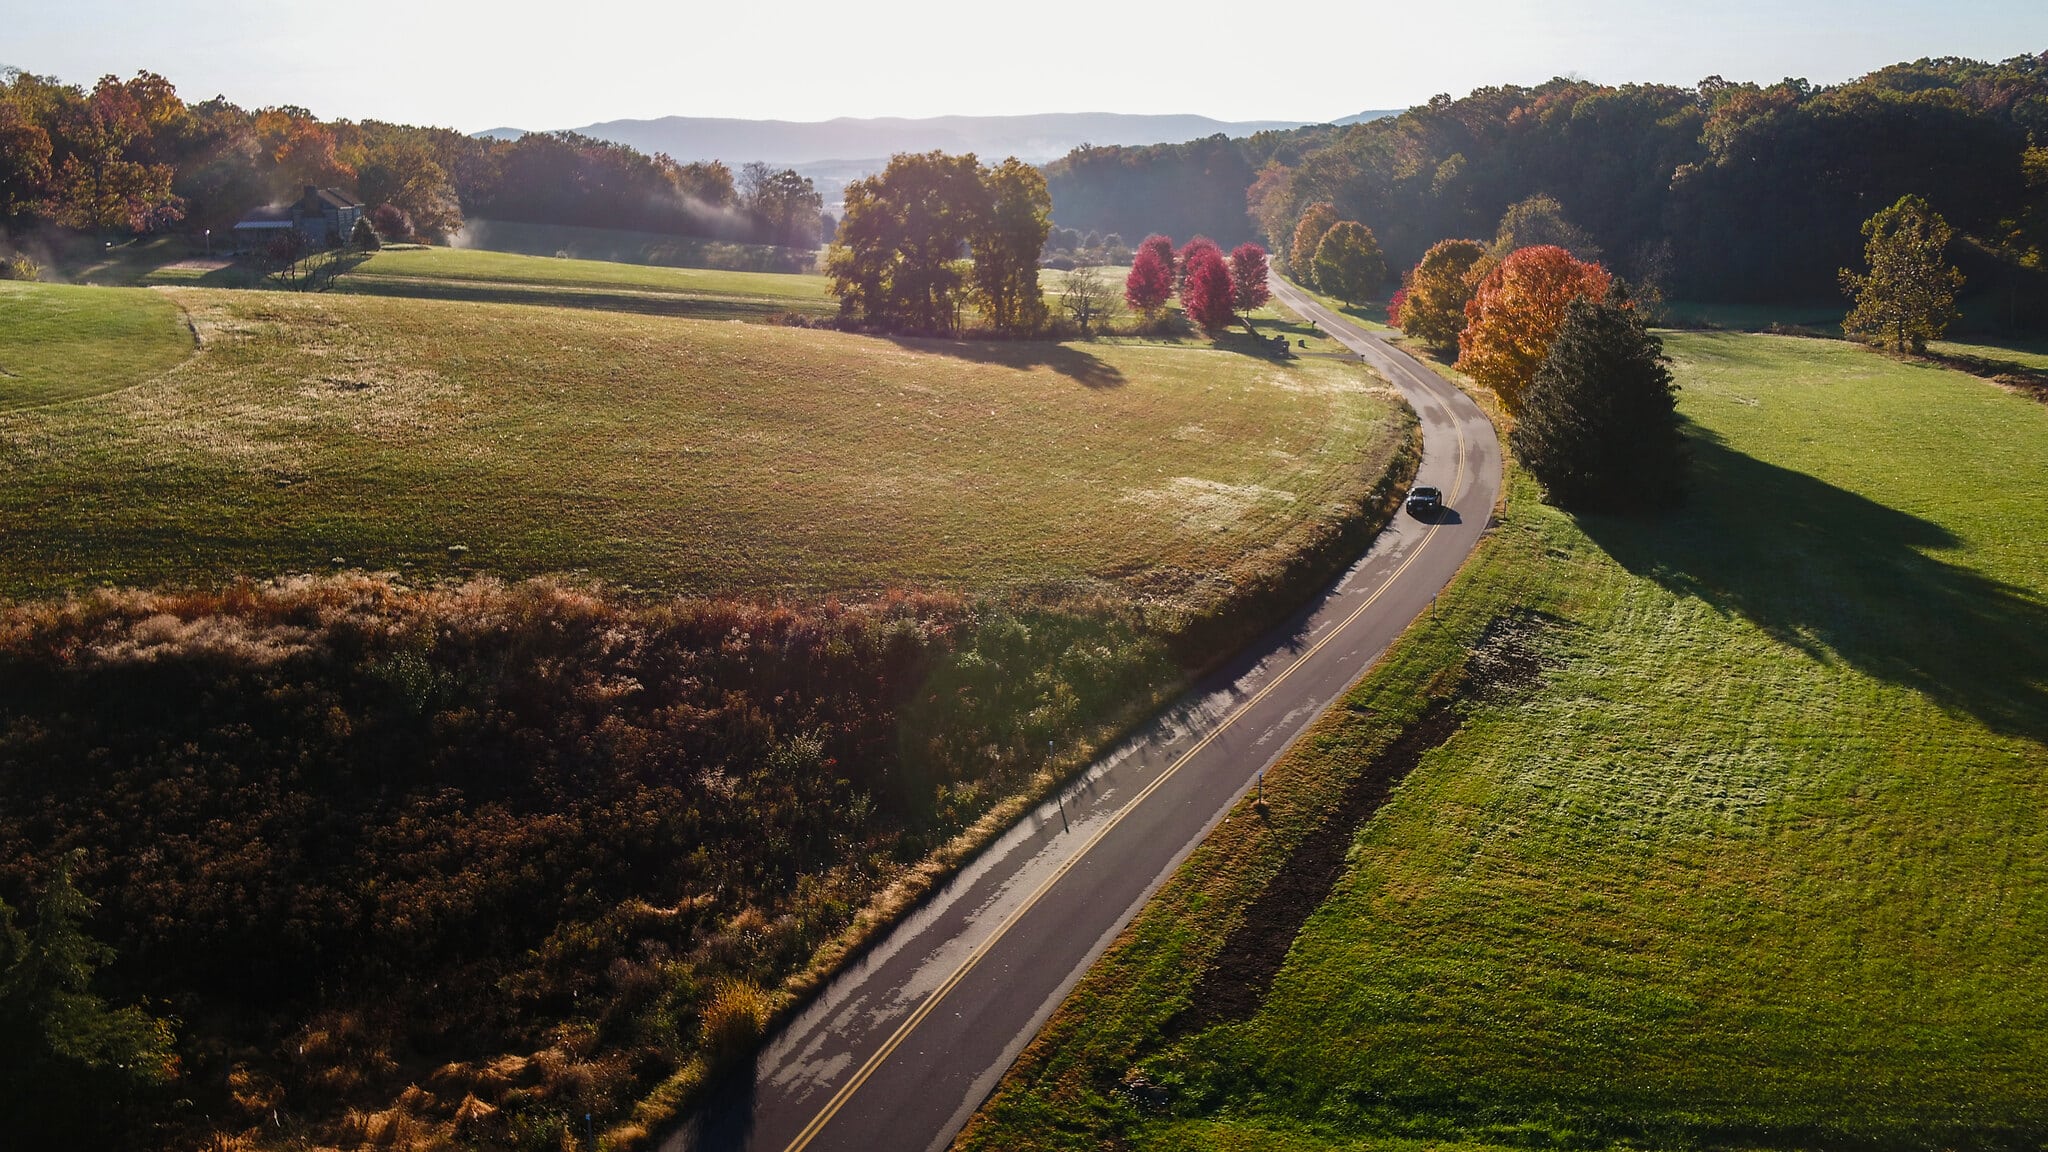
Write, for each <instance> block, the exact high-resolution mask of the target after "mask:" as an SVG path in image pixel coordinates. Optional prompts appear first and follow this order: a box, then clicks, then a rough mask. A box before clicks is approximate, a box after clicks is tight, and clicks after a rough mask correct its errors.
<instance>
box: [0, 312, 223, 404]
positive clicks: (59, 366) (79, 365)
mask: <svg viewBox="0 0 2048 1152" xmlns="http://www.w3.org/2000/svg"><path fill="white" fill-rule="evenodd" d="M190 355H192V331H191V329H189V328H187V327H186V326H185V319H184V316H183V314H182V313H180V312H179V310H178V306H177V304H176V303H174V302H173V301H172V300H171V299H170V298H169V297H167V296H164V295H161V294H159V293H155V292H139V291H134V290H121V289H113V288H87V287H75V286H70V285H55V284H38V285H29V284H0V412H4V411H7V410H9V409H15V408H26V407H32V406H36V405H42V404H50V403H54V402H57V401H61V400H75V399H78V398H80V397H85V396H92V395H95V394H98V393H101V392H111V391H114V390H115V389H119V388H125V387H127V386H129V385H131V384H134V383H136V382H138V381H141V380H146V379H149V378H150V377H152V376H155V375H157V374H158V373H160V372H163V371H165V370H166V369H169V368H170V367H171V366H173V365H175V364H177V363H178V362H179V361H182V360H184V359H185V358H186V357H188V356H190Z"/></svg>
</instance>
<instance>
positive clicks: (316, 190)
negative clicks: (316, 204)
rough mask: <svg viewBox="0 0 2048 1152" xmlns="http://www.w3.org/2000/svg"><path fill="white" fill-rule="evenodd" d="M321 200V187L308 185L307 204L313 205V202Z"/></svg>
mask: <svg viewBox="0 0 2048 1152" xmlns="http://www.w3.org/2000/svg"><path fill="white" fill-rule="evenodd" d="M319 198H320V187H319V185H317V184H308V185H306V202H307V203H309V204H310V203H312V202H313V201H315V200H318V199H319Z"/></svg>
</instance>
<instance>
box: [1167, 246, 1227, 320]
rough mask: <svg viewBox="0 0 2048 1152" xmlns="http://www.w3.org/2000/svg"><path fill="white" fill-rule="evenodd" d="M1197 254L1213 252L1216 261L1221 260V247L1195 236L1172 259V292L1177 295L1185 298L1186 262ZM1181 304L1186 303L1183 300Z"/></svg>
mask: <svg viewBox="0 0 2048 1152" xmlns="http://www.w3.org/2000/svg"><path fill="white" fill-rule="evenodd" d="M1198 252H1213V253H1215V254H1216V258H1217V259H1218V260H1221V259H1223V249H1222V247H1221V246H1219V245H1218V244H1217V243H1216V242H1215V241H1214V240H1211V239H1209V238H1208V237H1207V236H1197V237H1195V238H1194V239H1193V240H1190V241H1188V242H1187V243H1186V244H1185V245H1183V246H1182V248H1181V250H1180V251H1179V252H1178V253H1176V254H1175V256H1174V258H1173V290H1174V292H1175V293H1176V294H1177V295H1181V296H1183V297H1185V294H1186V292H1187V285H1188V268H1189V267H1190V265H1189V263H1188V261H1189V260H1190V258H1192V257H1193V256H1194V255H1195V254H1196V253H1198ZM1181 302H1182V303H1183V304H1185V303H1186V302H1187V301H1186V300H1185V299H1183V300H1182V301H1181Z"/></svg>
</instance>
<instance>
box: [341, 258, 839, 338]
mask: <svg viewBox="0 0 2048 1152" xmlns="http://www.w3.org/2000/svg"><path fill="white" fill-rule="evenodd" d="M826 283H827V282H826V280H825V278H824V277H823V276H814V275H798V274H793V273H780V272H728V271H719V270H713V269H704V268H665V267H655V266H651V265H645V264H617V263H610V262H606V261H601V260H569V259H562V258H558V257H553V256H524V255H519V254H516V253H509V252H484V251H479V250H475V249H468V248H411V247H408V248H397V249H391V250H387V251H383V252H379V253H377V254H376V255H374V256H372V257H370V259H369V260H367V261H365V262H364V263H363V264H362V265H361V266H360V267H359V268H357V269H355V270H354V271H352V272H350V273H348V274H347V275H346V276H344V277H342V279H341V280H340V282H339V284H338V288H339V290H340V291H343V292H349V293H360V294H371V295H383V296H407V297H416V298H429V299H446V300H463V301H470V302H477V303H504V304H542V305H549V306H554V307H562V308H584V309H597V310H603V311H614V312H640V313H649V314H654V315H668V316H693V317H698V318H702V319H717V320H724V319H732V320H760V319H766V318H769V317H772V316H775V315H777V314H781V313H792V312H793V313H802V314H806V315H812V316H829V315H831V314H833V313H834V312H836V311H837V310H838V302H837V301H835V300H833V299H832V298H831V297H830V296H828V295H827V294H826V292H825V287H826Z"/></svg>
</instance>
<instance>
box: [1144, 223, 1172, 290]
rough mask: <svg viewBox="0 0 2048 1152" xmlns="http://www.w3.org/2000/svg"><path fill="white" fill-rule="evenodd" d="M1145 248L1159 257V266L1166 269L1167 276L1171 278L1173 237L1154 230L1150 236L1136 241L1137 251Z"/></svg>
mask: <svg viewBox="0 0 2048 1152" xmlns="http://www.w3.org/2000/svg"><path fill="white" fill-rule="evenodd" d="M1147 248H1150V249H1151V250H1152V252H1153V254H1154V255H1156V256H1158V257H1159V266H1160V267H1162V268H1164V269H1166V272H1167V278H1168V279H1172V276H1173V252H1174V249H1173V237H1171V236H1162V235H1160V234H1159V233H1157V232H1154V233H1153V234H1151V235H1150V236H1147V237H1145V238H1144V239H1143V240H1140V241H1138V251H1140V252H1142V251H1144V250H1145V249H1147Z"/></svg>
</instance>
